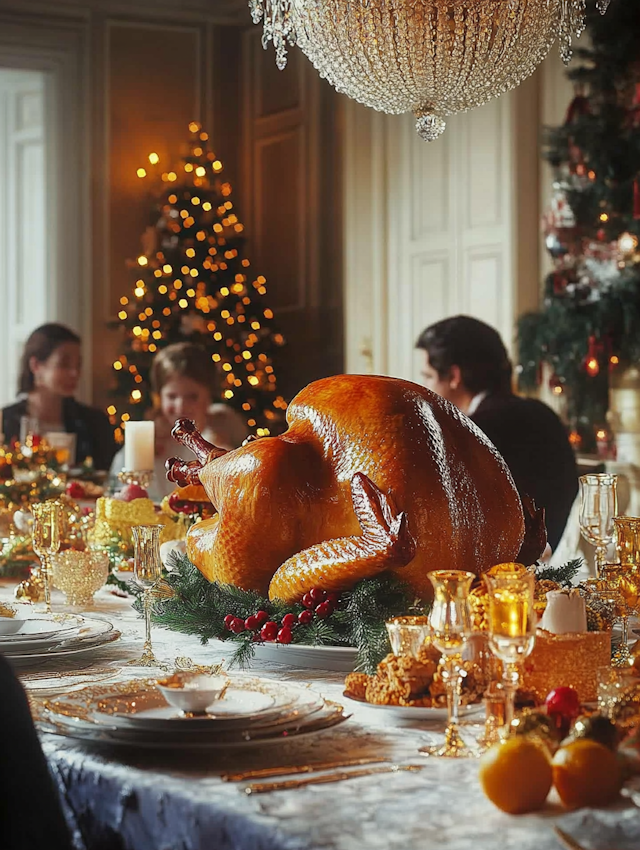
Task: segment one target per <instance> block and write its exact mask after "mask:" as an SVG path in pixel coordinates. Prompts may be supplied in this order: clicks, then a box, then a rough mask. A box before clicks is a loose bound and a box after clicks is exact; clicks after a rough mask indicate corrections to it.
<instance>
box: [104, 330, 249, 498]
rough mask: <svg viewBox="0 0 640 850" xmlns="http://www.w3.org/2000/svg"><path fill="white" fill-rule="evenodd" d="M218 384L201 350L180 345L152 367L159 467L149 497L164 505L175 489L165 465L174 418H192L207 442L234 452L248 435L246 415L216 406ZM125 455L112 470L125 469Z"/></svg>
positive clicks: (120, 454) (165, 351)
mask: <svg viewBox="0 0 640 850" xmlns="http://www.w3.org/2000/svg"><path fill="white" fill-rule="evenodd" d="M217 383H218V375H217V372H216V368H215V366H214V364H213V362H212V360H211V357H210V356H209V354H208V353H207V352H206V351H205V349H204V348H202V347H201V346H199V345H194V344H193V343H190V342H178V343H175V344H174V345H169V346H167V347H166V348H163V349H162V351H160V352H159V353H158V354H157V355H156V357H155V359H154V361H153V364H152V366H151V389H152V392H153V399H154V409H153V411H152V413H151V415H150V418H152V419H153V420H154V421H155V425H156V429H155V434H156V447H155V456H156V462H155V467H154V473H155V474H154V477H153V481H152V483H151V486H150V487H149V497H150V498H151V499H153V500H154V501H161V500H162V498H163V497H164V496H166V495H167V494H168V493H171V491H172V490H173V488H174V485H173V484H171V483H170V482H169V481H167V479H166V475H165V468H164V462H165V460H166V459H167V458H168V457H170V456H171V455H173V454H175V451H176V444H175V442H174V441H173V439H172V437H171V429H172V428H173V425H174V423H175V421H176V419H183V418H184V419H192V420H193V421H194V422H195V423H196V427H197V428H198V430H199V431H201V433H202V434H203V436H204V437H205V439H206V440H208V441H209V442H211V443H213V444H214V445H216V446H219V447H220V448H222V449H236V448H238V446H240V445H241V443H242V441H243V440H244V439H245V438H246V437H247V436H248V434H249V429H248V427H247V425H246V423H245V421H244V420H243V418H242V416H240V414H239V413H238V412H237V411H235V410H234V409H233V408H231V407H229V406H228V405H226V404H222V403H217V404H213V403H212V402H213V392H214V388H215V386H216V384H217ZM123 459H124V457H123V450H121V451H120V452H118V454H117V455H116V457H115V459H114V462H113V465H112V467H111V471H112V473H114V474H117V473H118V472H120V470H121V469H122V463H123Z"/></svg>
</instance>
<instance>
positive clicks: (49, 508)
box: [31, 500, 63, 614]
mask: <svg viewBox="0 0 640 850" xmlns="http://www.w3.org/2000/svg"><path fill="white" fill-rule="evenodd" d="M31 513H32V514H33V530H32V532H31V535H32V546H33V551H34V552H35V553H36V555H37V556H38V558H40V563H41V565H42V583H43V586H44V606H45V611H46V613H47V614H50V613H51V563H50V560H49V558H50V557H51V555H55V554H56V553H57V552H59V551H60V535H61V530H62V522H63V512H62V505H61V504H60V502H56V501H53V500H52V501H48V502H39V503H38V504H35V505H32V506H31Z"/></svg>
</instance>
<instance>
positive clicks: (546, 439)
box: [470, 393, 578, 549]
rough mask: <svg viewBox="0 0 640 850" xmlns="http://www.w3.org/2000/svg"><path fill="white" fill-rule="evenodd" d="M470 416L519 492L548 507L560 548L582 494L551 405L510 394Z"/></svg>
mask: <svg viewBox="0 0 640 850" xmlns="http://www.w3.org/2000/svg"><path fill="white" fill-rule="evenodd" d="M470 418H471V419H472V420H473V421H474V422H475V423H476V425H477V426H478V427H479V428H480V429H481V430H482V431H484V433H485V434H486V435H487V437H489V439H490V440H491V442H492V443H493V444H494V446H495V447H496V448H497V449H498V451H499V452H500V454H501V455H502V457H503V458H504V459H505V461H506V464H507V466H508V467H509V469H510V470H511V474H512V475H513V480H514V481H515V484H516V487H517V488H518V491H519V493H520V494H521V495H524V494H527V495H529V496H532V497H533V499H534V500H535V503H536V505H537V506H538V507H539V508H544V509H545V512H546V522H547V536H548V540H549V544H550V545H551V548H553V549H555V547H556V546H557V545H558V543H559V541H560V538H561V537H562V532H563V531H564V527H565V525H566V523H567V518H568V517H569V512H570V510H571V506H572V505H573V501H574V499H575V497H576V494H577V492H578V471H577V468H576V461H575V456H574V454H573V449H572V448H571V444H570V443H569V439H568V437H567V432H566V431H565V428H564V425H563V424H562V422H561V421H560V419H559V418H558V417H557V416H556V414H555V413H554V412H553V410H551V408H550V407H547V405H546V404H543V403H542V402H541V401H536V400H534V399H530V398H520V397H519V396H516V395H513V394H511V393H504V394H494V395H488V396H487V397H486V398H485V399H483V401H482V402H481V403H480V404H479V405H478V408H477V410H476V411H475V412H474V413H473V415H472V416H471V417H470Z"/></svg>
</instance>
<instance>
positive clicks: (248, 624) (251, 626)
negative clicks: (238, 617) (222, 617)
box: [244, 614, 259, 632]
mask: <svg viewBox="0 0 640 850" xmlns="http://www.w3.org/2000/svg"><path fill="white" fill-rule="evenodd" d="M258 625H259V623H258V621H257V619H256V617H255V614H251V616H249V617H247V619H246V620H245V621H244V627H245V629H247V631H249V632H254V631H255V630H256V629H257V628H258Z"/></svg>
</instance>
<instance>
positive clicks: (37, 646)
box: [0, 617, 113, 658]
mask: <svg viewBox="0 0 640 850" xmlns="http://www.w3.org/2000/svg"><path fill="white" fill-rule="evenodd" d="M77 620H78V623H77V625H75V626H73V627H72V628H67V629H62V630H60V631H59V632H58V633H56V634H55V635H54V636H53V637H47V638H43V639H35V640H23V641H18V640H15V641H11V643H0V651H2V652H3V653H4V655H5V656H6V657H7V658H15V657H16V656H22V655H30V654H38V655H41V654H43V653H45V652H53V651H57V650H62V649H73V648H75V647H76V645H78V646H80V645H82V644H83V643H85V642H88V641H94V640H97V639H98V638H100V637H102V636H103V635H105V634H108V633H109V632H110V631H112V630H113V625H112V623H110V622H108V621H107V620H99V619H97V618H95V617H78V618H77ZM16 637H19V635H16Z"/></svg>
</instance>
